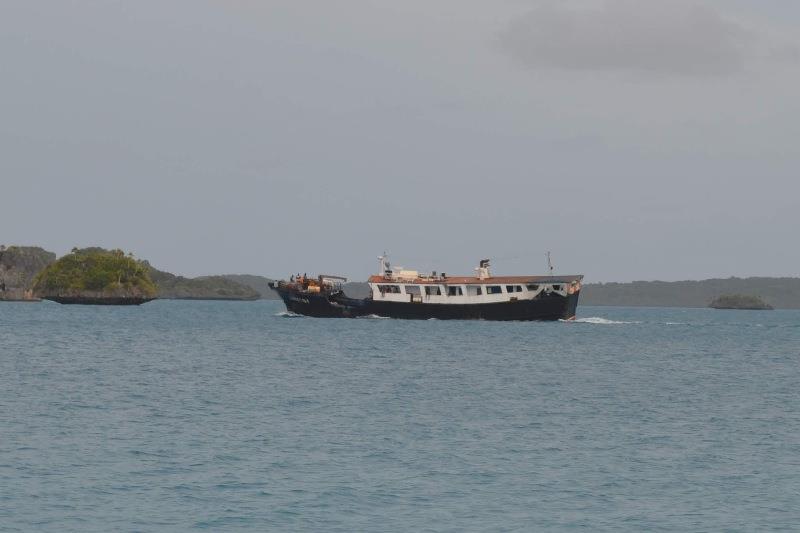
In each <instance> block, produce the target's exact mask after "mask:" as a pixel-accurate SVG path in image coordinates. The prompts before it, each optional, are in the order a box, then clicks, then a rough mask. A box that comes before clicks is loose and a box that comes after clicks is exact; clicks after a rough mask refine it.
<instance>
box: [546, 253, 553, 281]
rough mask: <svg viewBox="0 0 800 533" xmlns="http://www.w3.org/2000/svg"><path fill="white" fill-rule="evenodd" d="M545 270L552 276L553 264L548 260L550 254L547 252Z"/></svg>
mask: <svg viewBox="0 0 800 533" xmlns="http://www.w3.org/2000/svg"><path fill="white" fill-rule="evenodd" d="M547 269H548V270H549V271H550V275H551V276H552V275H553V262H552V261H551V260H550V252H549V251H548V252H547Z"/></svg>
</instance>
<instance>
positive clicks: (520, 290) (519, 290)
mask: <svg viewBox="0 0 800 533" xmlns="http://www.w3.org/2000/svg"><path fill="white" fill-rule="evenodd" d="M514 292H522V285H514Z"/></svg>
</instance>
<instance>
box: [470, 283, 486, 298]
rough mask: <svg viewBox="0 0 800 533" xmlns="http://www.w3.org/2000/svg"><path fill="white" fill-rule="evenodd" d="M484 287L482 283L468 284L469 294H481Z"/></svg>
mask: <svg viewBox="0 0 800 533" xmlns="http://www.w3.org/2000/svg"><path fill="white" fill-rule="evenodd" d="M481 294H483V289H482V288H481V286H480V285H467V296H480V295H481Z"/></svg>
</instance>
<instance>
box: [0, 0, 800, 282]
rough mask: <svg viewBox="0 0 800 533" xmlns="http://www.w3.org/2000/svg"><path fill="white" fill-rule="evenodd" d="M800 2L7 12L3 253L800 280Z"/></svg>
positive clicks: (67, 5) (141, 6) (195, 263)
mask: <svg viewBox="0 0 800 533" xmlns="http://www.w3.org/2000/svg"><path fill="white" fill-rule="evenodd" d="M798 29H800V2H790V1H785V0H758V1H752V0H747V1H746V0H718V1H714V0H704V1H701V0H685V1H684V0H663V1H645V0H605V1H601V0H574V1H573V0H542V1H537V0H530V1H525V0H508V1H500V0H497V1H468V0H457V1H456V0H453V1H435V2H431V1H430V0H427V1H417V0H405V1H403V2H386V1H378V0H374V1H366V0H364V1H344V0H338V1H336V2H310V1H309V2H304V1H300V0H288V1H285V2H283V1H268V0H216V1H214V0H174V1H170V0H158V1H155V0H137V1H135V2H134V1H130V0H117V1H112V0H103V1H100V0H96V1H88V0H86V1H82V0H37V1H31V0H3V2H2V6H0V82H1V83H0V243H5V244H31V245H41V246H43V247H45V248H47V249H50V250H53V251H55V252H57V253H59V254H62V253H65V252H67V251H68V250H69V249H70V248H72V247H73V246H88V245H101V246H107V247H119V248H123V249H125V250H130V251H133V252H134V253H135V254H136V255H137V256H138V257H141V258H145V259H148V260H150V261H151V262H152V263H153V264H154V265H156V266H158V267H160V268H163V269H166V270H170V271H172V272H176V273H180V274H184V275H199V274H212V273H253V274H262V275H267V276H288V275H289V274H290V273H293V272H297V271H300V272H303V271H307V272H308V273H309V274H310V273H312V272H326V273H341V274H344V275H348V276H351V277H354V278H356V279H364V278H365V277H366V276H367V275H368V274H370V273H371V272H373V271H374V270H376V268H377V262H376V260H375V258H376V257H377V255H378V254H379V253H380V252H382V251H383V250H388V251H389V252H390V254H391V255H392V259H393V261H394V263H395V264H397V265H402V266H405V267H407V268H412V267H413V268H418V269H420V270H431V269H433V270H438V271H446V272H448V273H452V274H457V273H468V272H471V271H472V268H473V267H474V266H477V261H478V259H481V258H483V257H492V258H495V260H494V266H495V272H497V273H506V274H517V273H518V274H527V273H539V272H542V271H543V270H544V269H545V260H544V254H545V252H546V251H547V250H552V252H553V258H554V262H555V265H556V269H557V271H558V272H561V273H583V274H586V275H587V279H588V280H590V281H625V280H634V279H665V280H677V279H701V278H707V277H718V276H721V277H727V276H748V275H794V276H796V275H800V246H798V245H797V243H798V239H797V234H796V232H797V230H798V226H800V224H798V207H800V205H799V204H800V200H799V199H798V195H799V193H800V183H799V180H800V172H799V171H800V149H799V148H798V144H799V143H798V140H799V139H800V99H799V98H798V94H800V38H799V37H798V35H800V32H799V31H798Z"/></svg>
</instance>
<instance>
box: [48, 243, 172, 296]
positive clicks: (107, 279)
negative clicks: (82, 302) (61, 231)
mask: <svg viewBox="0 0 800 533" xmlns="http://www.w3.org/2000/svg"><path fill="white" fill-rule="evenodd" d="M33 289H34V292H35V293H36V294H38V295H41V296H43V297H48V296H91V297H95V298H97V297H100V298H106V297H109V298H112V297H113V298H119V297H122V298H155V297H156V295H157V293H158V290H157V288H156V286H155V284H154V283H153V281H152V280H151V279H150V275H149V272H148V269H147V265H145V263H143V262H142V261H137V260H136V259H134V258H133V256H132V255H125V252H123V251H122V250H110V251H109V250H103V249H102V248H85V249H82V250H79V249H77V248H74V249H73V250H72V253H70V254H68V255H65V256H64V257H62V258H61V259H59V260H58V261H56V262H55V263H53V264H51V265H49V266H47V267H46V268H45V269H44V270H42V271H41V272H40V273H39V274H38V275H37V276H36V279H35V281H34V284H33Z"/></svg>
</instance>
